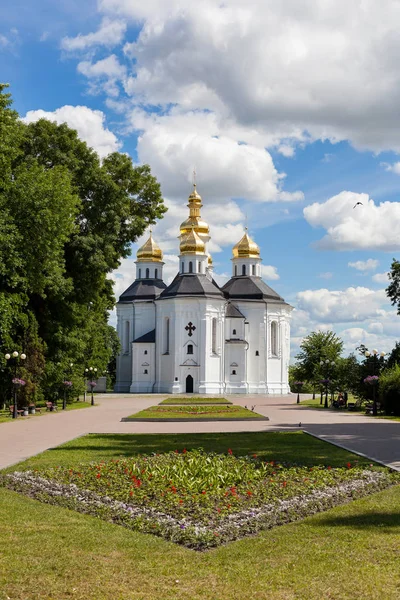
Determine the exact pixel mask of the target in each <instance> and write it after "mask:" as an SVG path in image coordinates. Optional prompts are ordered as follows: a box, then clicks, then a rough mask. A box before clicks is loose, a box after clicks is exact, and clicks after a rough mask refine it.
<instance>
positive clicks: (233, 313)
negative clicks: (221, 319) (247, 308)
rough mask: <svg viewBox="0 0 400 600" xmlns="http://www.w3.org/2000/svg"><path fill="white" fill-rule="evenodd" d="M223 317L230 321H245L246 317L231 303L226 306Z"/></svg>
mask: <svg viewBox="0 0 400 600" xmlns="http://www.w3.org/2000/svg"><path fill="white" fill-rule="evenodd" d="M225 316H226V317H229V318H231V319H245V318H246V317H245V316H244V315H243V314H242V313H241V312H240V310H239V309H238V307H237V306H235V305H234V304H232V302H228V306H227V307H226V312H225Z"/></svg>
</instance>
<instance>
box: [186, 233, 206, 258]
mask: <svg viewBox="0 0 400 600" xmlns="http://www.w3.org/2000/svg"><path fill="white" fill-rule="evenodd" d="M180 251H181V254H204V253H205V251H206V246H205V244H204V242H203V240H202V239H201V237H199V236H198V235H197V233H196V231H195V229H194V227H192V229H191V230H190V231H189V232H188V233H184V234H183V235H181V243H180Z"/></svg>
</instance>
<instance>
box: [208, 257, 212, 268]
mask: <svg viewBox="0 0 400 600" xmlns="http://www.w3.org/2000/svg"><path fill="white" fill-rule="evenodd" d="M212 264H213V259H212V256H211V254H209V255H208V266H209V267H211V266H212Z"/></svg>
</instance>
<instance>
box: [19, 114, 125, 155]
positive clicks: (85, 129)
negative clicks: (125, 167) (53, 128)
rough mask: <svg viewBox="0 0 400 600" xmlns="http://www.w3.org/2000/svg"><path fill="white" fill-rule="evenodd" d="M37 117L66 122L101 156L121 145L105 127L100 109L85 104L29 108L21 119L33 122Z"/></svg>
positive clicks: (117, 148) (103, 116)
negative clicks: (47, 108)
mask: <svg viewBox="0 0 400 600" xmlns="http://www.w3.org/2000/svg"><path fill="white" fill-rule="evenodd" d="M39 119H47V120H49V121H55V122H56V123H58V124H59V125H60V124H61V123H67V125H69V127H71V128H72V129H76V130H77V132H78V135H79V137H80V138H81V140H83V141H85V142H86V143H87V144H88V146H90V147H91V148H94V149H95V150H96V152H98V153H99V155H100V156H101V157H104V156H107V154H110V153H111V152H115V151H117V150H119V148H120V147H121V143H120V142H119V141H118V139H117V137H116V136H115V135H114V134H113V133H112V132H111V131H110V130H109V129H107V128H106V127H105V115H104V113H103V112H101V111H100V110H92V109H91V108H88V107H87V106H69V105H65V106H62V107H60V108H57V109H56V110H55V111H53V112H48V111H45V110H41V109H39V110H30V111H28V112H27V113H26V116H25V118H24V119H23V120H24V121H25V123H34V122H35V121H38V120H39Z"/></svg>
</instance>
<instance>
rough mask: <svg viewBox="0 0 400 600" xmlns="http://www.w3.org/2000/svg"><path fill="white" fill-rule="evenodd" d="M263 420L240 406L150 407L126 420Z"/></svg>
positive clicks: (260, 416)
mask: <svg viewBox="0 0 400 600" xmlns="http://www.w3.org/2000/svg"><path fill="white" fill-rule="evenodd" d="M188 418H190V419H202V418H203V419H212V418H215V419H251V418H253V419H254V418H260V419H265V417H263V416H262V415H259V414H258V413H255V412H253V411H251V410H247V408H243V407H242V406H235V405H227V406H196V405H189V406H165V405H164V406H162V405H157V406H150V407H149V408H146V409H144V410H141V411H140V412H138V413H135V414H134V415H130V416H129V417H127V419H188Z"/></svg>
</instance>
